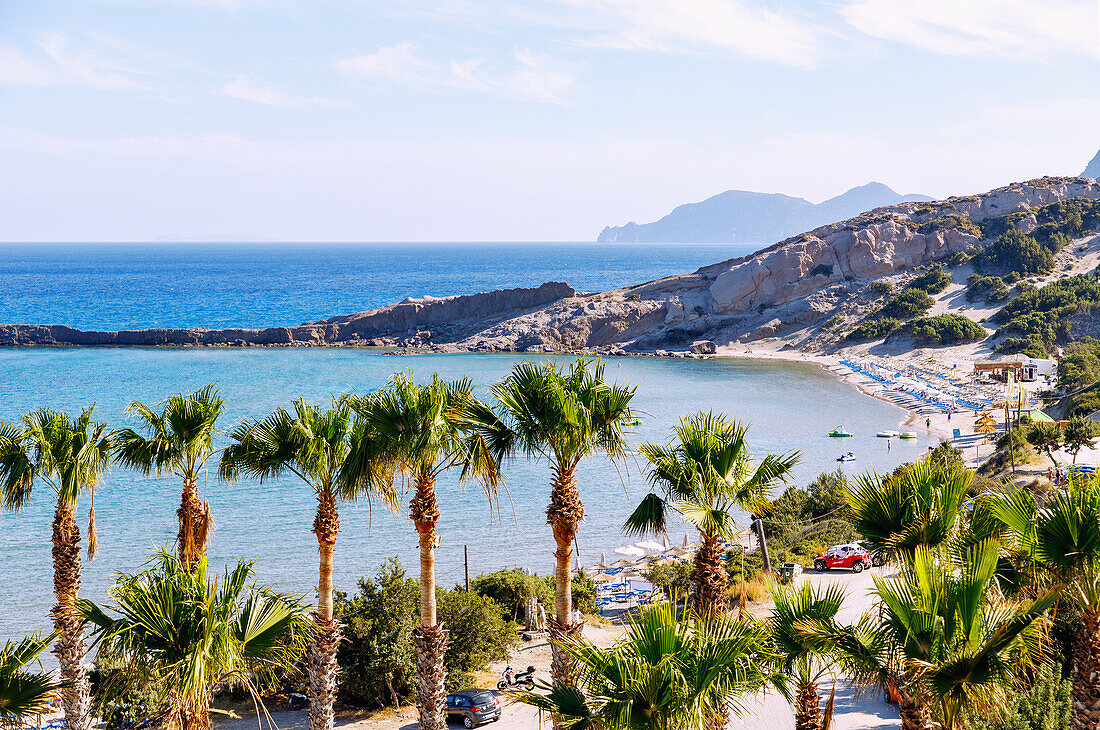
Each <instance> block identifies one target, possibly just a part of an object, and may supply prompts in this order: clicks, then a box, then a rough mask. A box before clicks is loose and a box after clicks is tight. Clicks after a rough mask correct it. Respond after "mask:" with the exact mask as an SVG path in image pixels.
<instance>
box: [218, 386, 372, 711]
mask: <svg viewBox="0 0 1100 730" xmlns="http://www.w3.org/2000/svg"><path fill="white" fill-rule="evenodd" d="M292 408H293V413H291V412H289V411H287V410H286V409H284V408H280V409H278V410H276V411H275V412H274V413H272V414H271V415H270V416H268V417H267V418H264V419H263V420H260V421H245V422H244V423H242V424H240V425H239V426H237V428H235V429H234V430H233V433H232V439H233V443H232V444H231V445H230V446H228V447H226V449H225V451H223V452H222V458H221V466H220V468H219V473H220V475H221V477H222V478H223V479H225V480H227V481H233V480H235V479H237V478H238V476H239V475H240V474H241V473H242V472H243V473H244V474H245V475H247V476H250V477H254V478H257V479H259V480H260V484H263V481H264V479H268V478H272V477H277V476H279V475H281V474H283V473H285V472H290V473H292V474H294V475H295V476H297V477H298V478H299V479H301V480H302V481H303V482H305V483H306V484H308V485H309V486H310V487H312V488H313V491H314V493H315V494H316V495H317V516H316V517H315V518H314V520H313V534H314V535H316V536H317V546H318V550H319V552H320V554H321V568H320V577H319V578H318V582H317V613H316V614H315V616H314V623H315V624H316V631H315V632H314V638H313V643H312V644H311V645H310V649H309V654H308V656H307V667H308V670H309V685H310V704H309V726H310V728H311V730H332V726H333V710H332V706H333V702H334V701H335V699H336V671H337V666H336V649H337V647H338V646H339V644H340V624H339V622H338V621H335V620H333V615H332V554H333V550H334V548H335V546H336V536H337V535H338V534H339V532H340V514H339V510H338V508H337V500H352V501H354V500H355V499H356V498H358V497H360V496H364V495H365V496H366V497H367V498H368V499H370V498H371V497H374V496H377V497H379V498H381V499H382V500H383V501H384V502H385V503H386V504H387V506H392V505H393V489H392V486H393V480H392V477H391V478H390V479H389V480H388V482H387V480H386V479H385V475H384V474H383V473H381V470H378V472H379V473H378V474H377V475H371V476H372V477H375V478H370V479H368V480H366V481H365V483H364V484H363V486H364V487H365V489H363V488H361V487H360V485H359V484H349V483H348V482H347V481H345V479H344V477H343V471H344V466H345V464H346V462H347V460H348V456H349V455H350V453H351V435H352V430H353V422H352V417H351V408H350V407H349V406H348V404H347V403H346V402H343V401H339V400H335V399H334V400H333V404H332V407H331V408H329V409H328V410H327V411H322V410H321V409H320V408H318V407H317V406H313V405H308V404H307V403H306V402H305V401H304V400H301V399H299V400H296V401H294V403H293V404H292Z"/></svg>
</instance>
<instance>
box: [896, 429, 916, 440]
mask: <svg viewBox="0 0 1100 730" xmlns="http://www.w3.org/2000/svg"><path fill="white" fill-rule="evenodd" d="M916 437H917V434H916V432H915V431H902V432H901V433H900V434H898V438H903V439H915V438H916Z"/></svg>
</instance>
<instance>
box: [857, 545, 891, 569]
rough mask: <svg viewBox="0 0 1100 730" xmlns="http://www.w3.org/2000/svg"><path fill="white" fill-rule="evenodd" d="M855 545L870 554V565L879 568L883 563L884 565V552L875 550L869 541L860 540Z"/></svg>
mask: <svg viewBox="0 0 1100 730" xmlns="http://www.w3.org/2000/svg"><path fill="white" fill-rule="evenodd" d="M856 545H859V546H860V547H861V548H863V549H864V550H866V551H867V552H869V553H870V554H871V565H873V566H875V567H876V568H880V567H882V566H883V565H886V554H885V553H881V552H879V551H878V550H875V549H874V548H873V547H871V543H869V542H867V541H866V540H860V541H859V542H857V543H856Z"/></svg>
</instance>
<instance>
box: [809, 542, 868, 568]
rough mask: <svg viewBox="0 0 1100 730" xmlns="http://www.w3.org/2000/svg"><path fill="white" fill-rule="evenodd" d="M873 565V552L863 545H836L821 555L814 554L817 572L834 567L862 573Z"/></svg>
mask: <svg viewBox="0 0 1100 730" xmlns="http://www.w3.org/2000/svg"><path fill="white" fill-rule="evenodd" d="M870 566H871V553H869V552H867V551H866V550H864V549H863V547H861V546H859V545H855V544H848V545H834V546H832V547H831V548H829V549H828V550H826V551H825V552H823V553H820V554H819V555H816V556H814V568H816V569H817V572H819V573H824V572H825V571H826V570H831V569H833V568H843V569H846V570H851V571H852V572H853V573H862V572H863V569H864V568H869V567H870Z"/></svg>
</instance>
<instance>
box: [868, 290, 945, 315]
mask: <svg viewBox="0 0 1100 730" xmlns="http://www.w3.org/2000/svg"><path fill="white" fill-rule="evenodd" d="M935 303H936V300H935V299H933V298H932V297H930V296H928V292H926V291H923V290H921V289H906V290H905V291H902V292H901V293H899V294H897V295H895V296H894V297H893V298H892V299H890V301H888V302H886V304H883V305H882V309H880V310H879V311H878V314H879V315H880V316H882V317H893V318H894V319H912V318H913V317H919V316H920V315H922V314H924V313H925V312H927V311H928V310H929V309H931V308H932V305H933V304H935Z"/></svg>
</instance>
